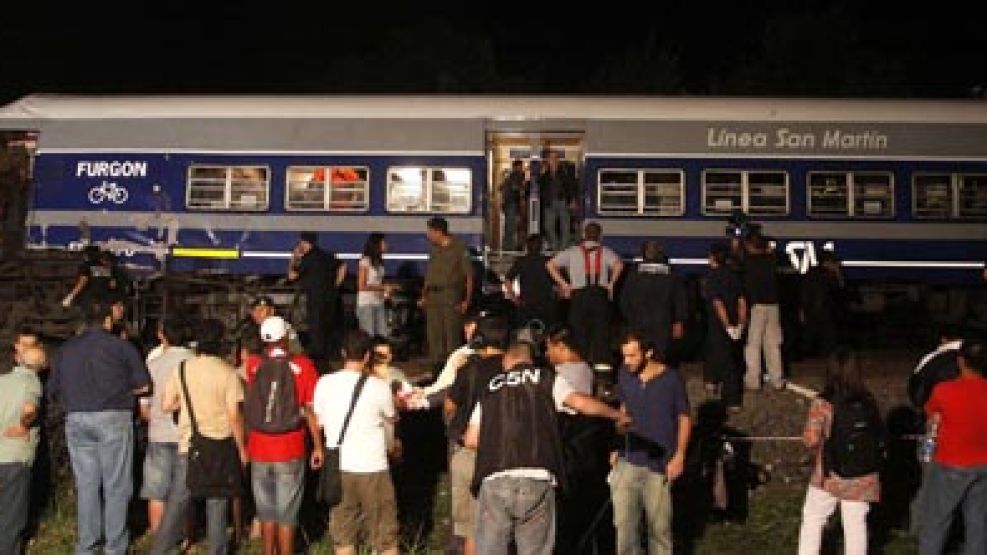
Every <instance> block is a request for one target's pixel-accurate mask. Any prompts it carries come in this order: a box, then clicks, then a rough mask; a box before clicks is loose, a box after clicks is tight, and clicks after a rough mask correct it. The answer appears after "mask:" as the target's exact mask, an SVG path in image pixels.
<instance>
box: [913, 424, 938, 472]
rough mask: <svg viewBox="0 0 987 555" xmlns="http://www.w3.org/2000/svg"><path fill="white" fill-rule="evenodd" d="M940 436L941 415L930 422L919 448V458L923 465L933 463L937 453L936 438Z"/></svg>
mask: <svg viewBox="0 0 987 555" xmlns="http://www.w3.org/2000/svg"><path fill="white" fill-rule="evenodd" d="M938 435H939V415H938V414H936V415H933V416H932V418H931V419H930V420H929V426H928V429H927V430H926V432H925V436H924V437H922V444H921V445H920V446H919V452H918V458H919V460H920V461H922V462H923V463H930V462H932V455H933V454H935V452H936V437H937V436H938Z"/></svg>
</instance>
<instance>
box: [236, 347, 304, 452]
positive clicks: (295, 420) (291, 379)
mask: <svg viewBox="0 0 987 555" xmlns="http://www.w3.org/2000/svg"><path fill="white" fill-rule="evenodd" d="M243 415H244V419H245V420H246V421H247V425H248V426H250V429H251V430H256V431H258V432H263V433H266V434H282V433H285V432H291V431H294V430H297V429H298V428H299V427H300V426H301V423H302V414H301V409H300V408H299V405H298V394H297V392H296V391H295V376H294V372H293V371H292V369H291V361H290V360H288V358H287V357H283V356H278V357H269V356H265V357H264V358H263V360H261V363H260V366H258V367H257V371H256V373H255V374H254V380H253V383H251V385H250V387H249V388H248V389H247V395H246V398H245V399H244V402H243Z"/></svg>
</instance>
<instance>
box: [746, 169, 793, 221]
mask: <svg viewBox="0 0 987 555" xmlns="http://www.w3.org/2000/svg"><path fill="white" fill-rule="evenodd" d="M746 212H747V213H748V214H750V215H752V216H783V215H785V214H788V174H787V173H785V172H761V171H759V172H747V210H746Z"/></svg>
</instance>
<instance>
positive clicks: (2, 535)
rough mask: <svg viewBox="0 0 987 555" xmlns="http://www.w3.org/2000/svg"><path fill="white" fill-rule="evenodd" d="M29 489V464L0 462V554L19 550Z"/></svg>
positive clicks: (25, 517) (25, 522)
mask: <svg viewBox="0 0 987 555" xmlns="http://www.w3.org/2000/svg"><path fill="white" fill-rule="evenodd" d="M30 489H31V466H30V465H28V464H26V463H0V555H8V554H10V553H20V552H21V551H20V544H21V533H22V532H23V531H24V526H25V525H26V524H27V509H28V501H29V500H30V493H31V492H30Z"/></svg>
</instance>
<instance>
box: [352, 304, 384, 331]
mask: <svg viewBox="0 0 987 555" xmlns="http://www.w3.org/2000/svg"><path fill="white" fill-rule="evenodd" d="M356 321H357V322H358V323H359V324H360V329H361V330H363V331H365V332H367V333H368V334H370V337H375V336H377V335H380V336H383V337H387V336H388V335H390V334H391V330H389V329H388V326H387V309H386V308H384V305H383V304H363V305H357V306H356Z"/></svg>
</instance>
